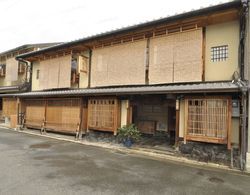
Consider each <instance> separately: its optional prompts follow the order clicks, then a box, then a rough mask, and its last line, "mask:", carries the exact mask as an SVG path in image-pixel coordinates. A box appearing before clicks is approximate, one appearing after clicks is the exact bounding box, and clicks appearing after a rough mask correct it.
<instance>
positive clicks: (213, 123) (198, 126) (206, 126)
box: [185, 98, 231, 144]
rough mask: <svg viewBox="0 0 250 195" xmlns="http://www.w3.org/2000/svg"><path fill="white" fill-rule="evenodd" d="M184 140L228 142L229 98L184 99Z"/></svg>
mask: <svg viewBox="0 0 250 195" xmlns="http://www.w3.org/2000/svg"><path fill="white" fill-rule="evenodd" d="M185 105H186V111H185V117H186V125H185V126H186V137H185V138H186V140H193V141H203V142H211V143H221V144H226V143H228V140H229V136H230V131H231V130H230V127H231V109H230V105H231V100H230V99H229V98H196V99H193V98H192V99H186V102H185Z"/></svg>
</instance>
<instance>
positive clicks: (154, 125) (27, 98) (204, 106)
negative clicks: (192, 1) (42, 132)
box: [8, 1, 248, 169]
mask: <svg viewBox="0 0 250 195" xmlns="http://www.w3.org/2000/svg"><path fill="white" fill-rule="evenodd" d="M243 5H244V4H243V3H242V2H241V1H232V2H228V3H224V4H219V5H216V6H212V7H208V8H203V9H200V10H195V11H191V12H187V13H183V14H180V15H175V16H171V17H168V18H162V19H159V20H155V21H152V22H147V23H144V24H139V25H136V26H131V27H127V28H123V29H120V30H115V31H111V32H107V33H103V34H99V35H96V36H92V37H88V38H83V39H79V40H77V41H72V42H68V43H64V44H60V45H56V46H52V47H49V48H45V49H41V50H39V51H34V52H29V53H26V54H21V55H19V56H17V59H18V60H19V61H28V62H30V63H32V74H31V75H32V82H31V84H32V87H31V92H27V93H20V94H14V95H8V96H9V97H14V98H16V97H17V98H18V112H19V113H24V114H25V120H24V125H25V126H26V127H32V128H39V129H48V130H52V131H63V132H70V133H76V132H77V133H79V132H81V133H86V132H88V131H89V130H94V131H95V130H97V131H108V132H113V133H114V134H116V132H117V128H119V127H121V126H123V125H126V124H130V123H135V124H136V125H137V126H138V128H139V129H140V131H141V132H143V133H146V134H154V133H156V132H157V131H161V132H165V133H168V134H170V136H172V137H173V139H174V140H175V144H176V145H178V144H180V145H181V148H185V145H186V143H196V142H198V143H199V142H201V143H204V144H205V143H211V144H210V145H206V146H207V151H208V153H209V152H210V153H211V152H214V151H212V150H213V149H214V147H213V146H218V145H221V147H220V148H222V149H225V150H224V151H225V153H227V154H228V151H227V150H226V149H228V150H231V149H232V148H235V149H236V150H238V149H239V148H241V150H240V151H241V153H240V154H241V155H240V157H241V166H242V167H244V166H245V164H244V163H245V157H244V156H245V155H246V151H245V149H246V145H244V144H242V143H244V141H242V139H243V138H245V139H246V133H245V132H246V131H244V129H246V120H247V118H246V116H247V115H246V113H244V110H246V105H245V104H244V102H246V97H245V93H246V91H247V85H246V83H247V82H246V81H247V80H248V79H247V78H246V75H245V78H244V74H243V72H246V70H244V62H243V60H242V59H244V51H245V50H244V49H245V48H244V46H243V45H242V42H245V40H246V39H245V37H244V36H243V35H244V33H243V31H245V30H244V25H245V24H244V23H245V18H246V16H245V15H244V14H245V10H246V8H245V7H244V6H243ZM239 48H240V51H241V52H239ZM239 59H240V60H239ZM19 123H21V121H19ZM240 132H241V133H240ZM240 135H241V136H242V137H240ZM181 143H184V144H181ZM243 145H244V147H245V148H242V146H243ZM215 155H216V154H215ZM242 169H243V168H242Z"/></svg>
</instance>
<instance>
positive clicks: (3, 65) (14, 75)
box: [0, 43, 58, 122]
mask: <svg viewBox="0 0 250 195" xmlns="http://www.w3.org/2000/svg"><path fill="white" fill-rule="evenodd" d="M55 44H58V43H41V44H28V45H22V46H20V47H17V48H14V49H11V50H8V51H4V52H2V53H0V94H10V93H20V92H25V91H29V89H30V84H31V83H30V69H31V66H30V62H27V61H17V60H16V59H15V58H16V56H17V55H20V54H24V53H28V52H33V51H37V50H39V49H41V48H45V47H50V46H52V45H55ZM3 101H5V102H8V103H7V104H8V106H7V107H5V109H4V110H2V104H3V103H2V102H3ZM16 109H17V104H16V101H13V99H9V98H4V100H3V99H2V98H0V118H1V120H2V119H3V118H2V117H5V119H7V122H8V119H9V118H10V117H11V115H16Z"/></svg>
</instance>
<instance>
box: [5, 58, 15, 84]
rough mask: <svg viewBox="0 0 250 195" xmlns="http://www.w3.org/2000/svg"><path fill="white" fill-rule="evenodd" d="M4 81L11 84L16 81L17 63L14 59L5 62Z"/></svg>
mask: <svg viewBox="0 0 250 195" xmlns="http://www.w3.org/2000/svg"><path fill="white" fill-rule="evenodd" d="M5 79H6V81H8V82H12V81H17V79H18V61H17V60H16V59H15V58H9V59H7V60H6V77H5Z"/></svg>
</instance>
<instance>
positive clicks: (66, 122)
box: [45, 99, 81, 133]
mask: <svg viewBox="0 0 250 195" xmlns="http://www.w3.org/2000/svg"><path fill="white" fill-rule="evenodd" d="M47 101H48V104H47V109H46V126H45V127H46V128H48V129H53V130H56V131H64V132H73V133H75V132H76V130H77V128H78V125H79V124H80V111H81V105H80V99H52V100H47Z"/></svg>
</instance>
